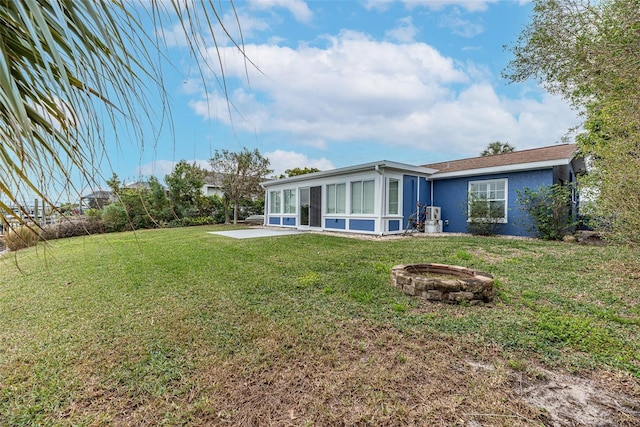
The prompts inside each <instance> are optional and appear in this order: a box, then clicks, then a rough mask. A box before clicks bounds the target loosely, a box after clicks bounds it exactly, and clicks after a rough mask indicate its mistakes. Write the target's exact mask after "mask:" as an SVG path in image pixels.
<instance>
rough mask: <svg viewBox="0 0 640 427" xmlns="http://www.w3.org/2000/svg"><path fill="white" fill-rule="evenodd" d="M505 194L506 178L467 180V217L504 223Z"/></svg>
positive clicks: (505, 210)
mask: <svg viewBox="0 0 640 427" xmlns="http://www.w3.org/2000/svg"><path fill="white" fill-rule="evenodd" d="M507 194H508V191H507V178H502V179H488V180H483V181H469V211H468V215H469V218H473V219H483V218H486V219H487V220H492V221H496V222H501V223H506V222H507V206H508V203H507ZM472 207H474V209H475V211H476V212H472V211H471V210H472Z"/></svg>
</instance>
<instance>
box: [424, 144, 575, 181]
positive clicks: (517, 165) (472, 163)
mask: <svg viewBox="0 0 640 427" xmlns="http://www.w3.org/2000/svg"><path fill="white" fill-rule="evenodd" d="M576 155H577V148H576V145H575V144H559V145H552V146H549V147H542V148H534V149H530V150H521V151H514V152H512V153H504V154H496V155H493V156H482V157H472V158H468V159H460V160H451V161H448V162H440V163H431V164H427V165H423V167H426V168H432V169H437V170H438V172H437V173H435V174H434V175H432V178H434V179H438V178H450V177H455V176H463V175H464V176H468V175H480V174H485V173H500V172H514V171H521V170H530V169H542V168H547V167H553V166H561V165H568V164H569V163H571V161H572V160H574V158H575V157H576ZM580 162H581V164H580V165H578V166H579V167H580V168H584V163H583V162H582V160H581V161H580Z"/></svg>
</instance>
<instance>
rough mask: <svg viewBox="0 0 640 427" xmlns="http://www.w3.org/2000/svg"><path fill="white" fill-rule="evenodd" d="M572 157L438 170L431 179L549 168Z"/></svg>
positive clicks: (559, 164) (562, 163) (566, 161)
mask: <svg viewBox="0 0 640 427" xmlns="http://www.w3.org/2000/svg"><path fill="white" fill-rule="evenodd" d="M571 160H572V158H569V159H554V160H545V161H542V162H531V163H518V164H513V165H500V166H492V167H487V168H477V169H464V170H459V171H454V172H437V173H435V174H434V175H432V176H431V179H434V180H437V179H445V178H457V177H463V176H476V175H493V174H497V173H509V172H521V171H527V170H533V169H548V168H552V167H554V166H565V165H568V164H569V163H571Z"/></svg>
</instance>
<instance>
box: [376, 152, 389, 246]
mask: <svg viewBox="0 0 640 427" xmlns="http://www.w3.org/2000/svg"><path fill="white" fill-rule="evenodd" d="M374 169H375V171H376V172H377V173H378V175H380V180H379V183H380V189H381V191H380V194H381V197H380V204H381V206H379V207H380V214H379V215H378V218H379V219H380V221H379V223H380V225H379V229H378V234H380V235H382V234H384V227H383V221H384V219H383V218H384V205H385V200H386V196H387V194H386V193H387V191H386V188H385V182H384V172H383V171H381V170H380V165H376V166H375V168H374Z"/></svg>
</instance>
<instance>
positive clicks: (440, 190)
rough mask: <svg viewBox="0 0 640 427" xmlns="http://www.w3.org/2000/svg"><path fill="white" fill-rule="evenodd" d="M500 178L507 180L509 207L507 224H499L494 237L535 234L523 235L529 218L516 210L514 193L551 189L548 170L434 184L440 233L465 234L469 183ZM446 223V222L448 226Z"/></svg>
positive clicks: (549, 171)
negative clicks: (441, 230) (439, 219)
mask: <svg viewBox="0 0 640 427" xmlns="http://www.w3.org/2000/svg"><path fill="white" fill-rule="evenodd" d="M501 178H507V179H508V187H509V193H508V196H507V197H508V202H509V206H508V212H507V218H508V221H509V222H508V223H507V224H501V225H500V226H499V228H498V233H499V234H507V235H512V236H534V235H535V233H531V232H528V231H527V228H528V226H527V225H528V224H530V220H529V218H528V217H527V215H526V214H525V213H524V212H522V211H521V210H520V207H519V206H518V204H517V200H518V190H520V191H522V190H523V189H524V188H526V187H530V188H538V187H540V186H543V185H552V184H553V170H552V169H544V170H535V171H525V172H514V173H507V174H496V175H480V176H472V177H463V178H451V179H442V180H436V181H434V182H433V198H434V206H440V207H442V219H443V220H444V221H445V225H444V227H443V228H444V230H443V231H445V232H454V233H466V232H467V198H466V196H465V195H466V194H467V191H468V183H469V181H480V180H483V179H501ZM446 221H448V225H447V224H446Z"/></svg>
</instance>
